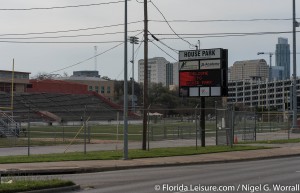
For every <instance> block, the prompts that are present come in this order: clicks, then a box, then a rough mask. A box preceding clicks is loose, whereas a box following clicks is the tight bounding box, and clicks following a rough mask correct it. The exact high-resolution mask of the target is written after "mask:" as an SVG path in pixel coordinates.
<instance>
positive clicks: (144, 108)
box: [142, 0, 148, 150]
mask: <svg viewBox="0 0 300 193" xmlns="http://www.w3.org/2000/svg"><path fill="white" fill-rule="evenodd" d="M147 3H148V1H147V0H144V41H145V42H144V97H143V102H144V107H143V143H142V149H143V150H146V148H147V121H148V117H147V111H146V110H147V108H148V5H147Z"/></svg>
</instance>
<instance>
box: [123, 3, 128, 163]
mask: <svg viewBox="0 0 300 193" xmlns="http://www.w3.org/2000/svg"><path fill="white" fill-rule="evenodd" d="M124 31H125V33H124V112H123V114H124V150H123V159H124V160H127V159H128V82H127V0H125V29H124Z"/></svg>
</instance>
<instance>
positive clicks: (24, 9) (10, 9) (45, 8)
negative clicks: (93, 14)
mask: <svg viewBox="0 0 300 193" xmlns="http://www.w3.org/2000/svg"><path fill="white" fill-rule="evenodd" d="M127 1H131V0H127ZM123 2H125V1H109V2H104V3H92V4H84V5H68V6H57V7H34V8H20V9H13V8H9V9H0V11H32V10H51V9H66V8H79V7H91V6H99V5H109V4H117V3H123Z"/></svg>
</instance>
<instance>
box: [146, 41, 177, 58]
mask: <svg viewBox="0 0 300 193" xmlns="http://www.w3.org/2000/svg"><path fill="white" fill-rule="evenodd" d="M151 43H152V44H154V45H155V46H156V47H157V48H158V49H160V50H161V51H162V52H164V53H165V54H167V55H168V56H169V57H171V58H172V59H173V60H175V61H178V60H177V59H175V58H174V57H173V56H171V55H170V54H169V53H167V52H166V51H165V50H163V49H162V48H161V47H159V46H158V45H157V44H155V43H154V42H153V41H151Z"/></svg>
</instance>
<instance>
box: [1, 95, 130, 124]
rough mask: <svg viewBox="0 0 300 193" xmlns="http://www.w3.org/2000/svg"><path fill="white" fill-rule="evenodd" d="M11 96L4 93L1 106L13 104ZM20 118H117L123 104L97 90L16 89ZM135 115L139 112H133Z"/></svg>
mask: <svg viewBox="0 0 300 193" xmlns="http://www.w3.org/2000/svg"><path fill="white" fill-rule="evenodd" d="M11 103H12V101H11V96H10V95H9V94H7V93H3V92H1V93H0V107H10V106H11ZM11 113H12V114H13V117H14V119H15V120H16V121H19V122H25V121H28V119H30V121H41V122H52V121H57V122H59V121H81V120H82V119H83V118H84V117H89V120H93V121H111V120H117V114H119V116H120V117H122V116H123V111H122V107H121V106H118V105H117V104H114V103H112V102H110V101H108V100H107V99H105V98H104V97H103V96H101V95H98V94H96V93H92V94H90V95H79V94H53V93H15V94H14V97H13V111H11ZM129 118H131V119H134V118H136V116H130V115H129Z"/></svg>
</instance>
